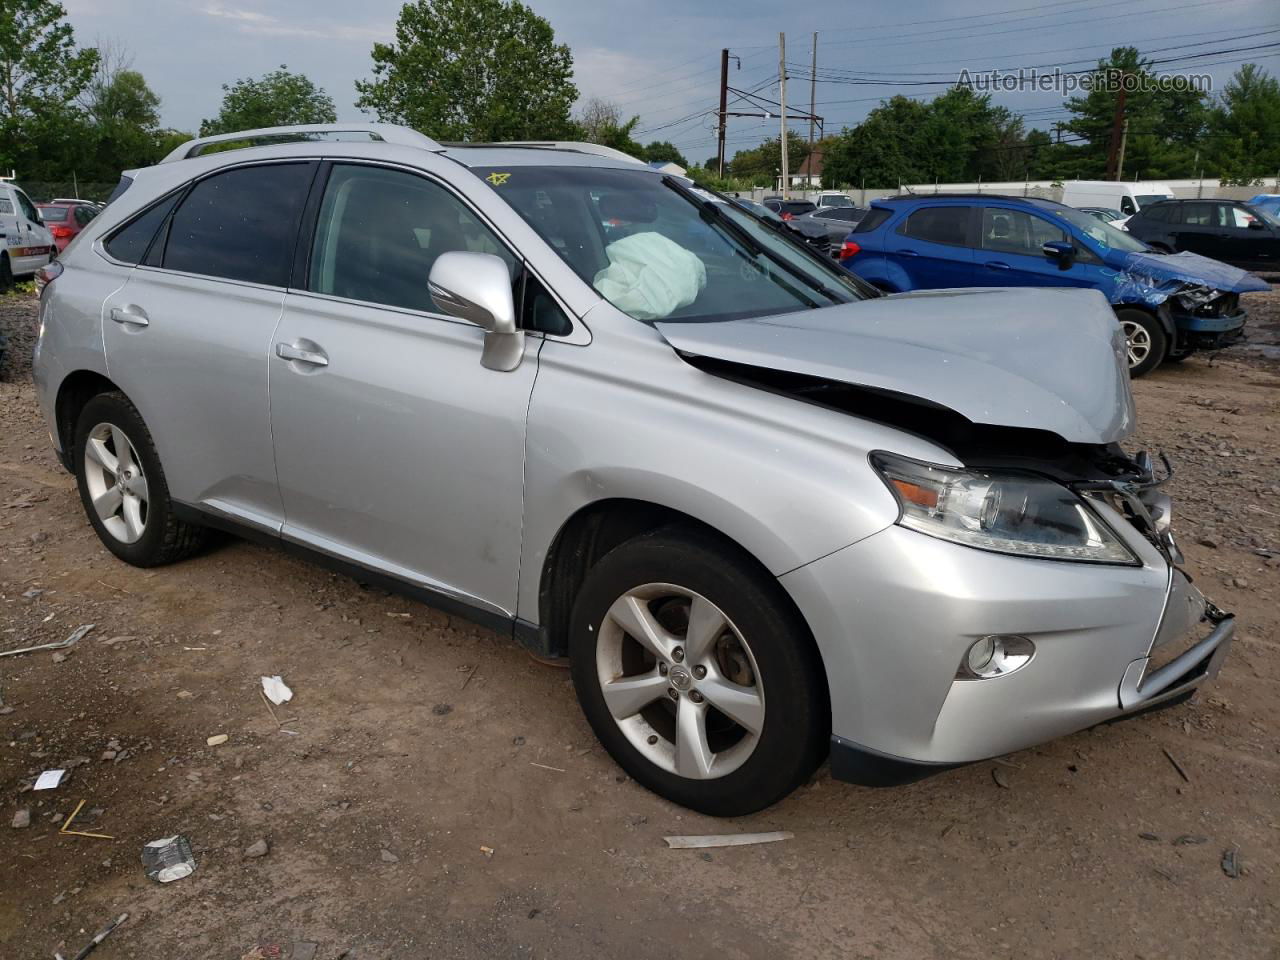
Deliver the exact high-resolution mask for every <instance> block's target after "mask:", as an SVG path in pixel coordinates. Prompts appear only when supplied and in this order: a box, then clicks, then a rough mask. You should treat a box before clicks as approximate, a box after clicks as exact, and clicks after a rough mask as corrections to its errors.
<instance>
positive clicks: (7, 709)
mask: <svg viewBox="0 0 1280 960" xmlns="http://www.w3.org/2000/svg"><path fill="white" fill-rule="evenodd" d="M11 713H13V707H11V706H9V705H8V704H7V703H6V704H5V705H4V706H3V707H0V717H7V716H8V715H9V714H11Z"/></svg>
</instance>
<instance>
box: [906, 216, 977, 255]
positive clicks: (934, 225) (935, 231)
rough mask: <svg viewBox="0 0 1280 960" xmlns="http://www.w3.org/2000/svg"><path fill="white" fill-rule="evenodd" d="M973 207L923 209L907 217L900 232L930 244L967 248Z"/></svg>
mask: <svg viewBox="0 0 1280 960" xmlns="http://www.w3.org/2000/svg"><path fill="white" fill-rule="evenodd" d="M971 209H972V207H922V208H921V209H919V210H917V211H915V212H914V213H912V214H911V215H910V216H909V217H907V222H906V223H904V224H903V225H902V227H901V228H900V232H901V233H902V234H903V235H904V236H908V237H915V238H916V239H917V240H928V241H929V242H930V243H949V244H951V245H952V246H961V247H963V246H966V245H967V244H968V235H969V211H970V210H971Z"/></svg>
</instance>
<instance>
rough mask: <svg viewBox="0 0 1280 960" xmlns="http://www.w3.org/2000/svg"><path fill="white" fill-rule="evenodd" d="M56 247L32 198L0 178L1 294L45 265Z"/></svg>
mask: <svg viewBox="0 0 1280 960" xmlns="http://www.w3.org/2000/svg"><path fill="white" fill-rule="evenodd" d="M56 249H57V248H56V247H55V246H54V244H53V235H52V234H50V233H49V231H48V230H46V229H45V225H44V221H43V220H41V219H40V212H39V211H38V210H36V205H35V204H34V203H32V202H31V198H30V197H28V196H27V195H26V194H25V193H23V192H22V190H21V189H20V188H19V187H16V186H14V185H13V184H12V183H9V182H6V181H3V180H0V293H2V292H4V291H5V290H8V289H9V288H10V287H11V286H13V281H14V280H15V279H17V278H21V277H29V276H31V275H32V274H33V273H35V272H36V271H37V270H39V269H40V268H41V267H43V266H44V265H45V264H46V263H48V262H49V261H50V260H51V259H52V254H53V253H54V251H55V250H56Z"/></svg>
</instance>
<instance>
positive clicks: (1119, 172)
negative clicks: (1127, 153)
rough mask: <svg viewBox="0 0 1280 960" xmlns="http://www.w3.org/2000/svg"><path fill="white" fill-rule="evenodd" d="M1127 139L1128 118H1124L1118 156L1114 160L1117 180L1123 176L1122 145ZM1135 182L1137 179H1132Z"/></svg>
mask: <svg viewBox="0 0 1280 960" xmlns="http://www.w3.org/2000/svg"><path fill="white" fill-rule="evenodd" d="M1128 139H1129V118H1128V117H1125V118H1124V126H1123V127H1122V128H1121V130H1120V156H1119V157H1118V158H1117V159H1116V179H1117V180H1119V179H1120V177H1121V176H1123V174H1124V145H1125V141H1127V140H1128ZM1134 179H1135V180H1137V177H1134Z"/></svg>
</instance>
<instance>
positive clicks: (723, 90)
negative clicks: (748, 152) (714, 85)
mask: <svg viewBox="0 0 1280 960" xmlns="http://www.w3.org/2000/svg"><path fill="white" fill-rule="evenodd" d="M728 109H729V48H728V47H726V48H725V49H723V50H721V51H720V126H719V128H718V129H717V131H716V140H717V141H718V143H719V146H718V147H717V148H716V158H717V163H718V166H719V168H720V169H719V173H718V174H717V175H718V176H719V177H720V179H721V180H723V179H724V128H725V124H726V123H728V118H727V117H725V112H726V111H727V110H728Z"/></svg>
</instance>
